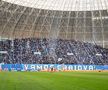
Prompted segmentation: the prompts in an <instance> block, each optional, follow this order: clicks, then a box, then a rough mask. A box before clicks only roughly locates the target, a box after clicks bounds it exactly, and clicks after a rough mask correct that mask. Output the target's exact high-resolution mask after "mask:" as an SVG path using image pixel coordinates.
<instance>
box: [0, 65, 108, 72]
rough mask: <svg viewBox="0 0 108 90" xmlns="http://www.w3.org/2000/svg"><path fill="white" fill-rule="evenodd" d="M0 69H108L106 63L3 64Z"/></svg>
mask: <svg viewBox="0 0 108 90" xmlns="http://www.w3.org/2000/svg"><path fill="white" fill-rule="evenodd" d="M1 68H2V70H16V71H28V70H29V71H39V70H48V69H50V68H55V69H56V70H108V65H73V64H3V65H1Z"/></svg>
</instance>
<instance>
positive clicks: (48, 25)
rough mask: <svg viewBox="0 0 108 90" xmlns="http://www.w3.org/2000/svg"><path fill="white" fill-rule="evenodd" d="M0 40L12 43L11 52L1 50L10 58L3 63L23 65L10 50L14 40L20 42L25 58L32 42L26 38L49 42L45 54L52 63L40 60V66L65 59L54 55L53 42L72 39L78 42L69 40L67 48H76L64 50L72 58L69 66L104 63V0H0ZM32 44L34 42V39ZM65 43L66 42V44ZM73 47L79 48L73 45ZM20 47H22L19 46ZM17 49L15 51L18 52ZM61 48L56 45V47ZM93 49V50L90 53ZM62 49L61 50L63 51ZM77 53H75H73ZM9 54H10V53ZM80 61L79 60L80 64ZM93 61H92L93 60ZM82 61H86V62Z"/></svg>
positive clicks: (107, 31) (107, 8)
mask: <svg viewBox="0 0 108 90" xmlns="http://www.w3.org/2000/svg"><path fill="white" fill-rule="evenodd" d="M0 38H1V41H3V40H7V39H8V40H12V41H11V46H10V47H11V50H10V49H8V50H7V49H6V48H4V49H2V51H3V50H4V51H7V52H8V54H9V56H12V57H9V56H7V57H5V59H8V61H7V62H6V63H11V62H12V63H15V62H18V63H21V62H23V60H21V61H18V57H17V60H16V59H15V58H16V57H15V56H14V55H15V54H13V55H12V53H14V52H13V51H15V49H14V48H13V46H14V45H15V42H16V44H17V43H19V41H18V40H16V39H23V42H26V43H27V44H26V48H27V50H26V55H28V54H27V53H30V52H29V51H30V50H29V48H30V43H31V42H33V40H32V41H30V40H31V39H30V38H38V39H42V40H43V39H44V38H45V39H50V40H49V42H50V44H49V47H50V48H51V50H49V54H50V56H53V58H54V61H55V62H53V60H52V61H51V62H48V61H46V62H44V61H42V62H41V63H56V62H57V61H56V60H59V59H60V58H68V57H66V56H65V55H61V54H60V55H58V54H57V53H58V52H56V51H55V50H56V47H57V45H55V43H60V44H61V43H62V42H64V43H65V40H75V41H78V42H75V41H72V42H73V43H72V44H70V45H73V47H72V48H73V49H75V48H77V49H75V50H73V49H72V50H73V52H71V51H69V50H68V51H67V53H68V54H71V56H72V55H74V56H72V57H73V58H70V57H69V59H73V61H72V62H69V63H75V64H83V63H84V62H85V63H84V64H88V62H89V64H98V63H100V64H108V61H107V59H108V53H107V52H108V51H107V50H106V49H105V50H103V49H104V48H108V0H58V1H57V0H17V1H16V0H2V1H0ZM26 38H29V40H26ZM52 39H53V40H52ZM56 39H60V40H61V39H62V40H63V41H59V42H58V41H56ZM14 40H16V41H14ZM21 42H22V41H21ZM34 42H36V41H35V40H34ZM40 42H41V41H40ZM81 42H84V44H83V45H82V44H81ZM67 43H69V42H68V41H67ZM86 43H91V44H92V43H93V45H95V46H97V47H95V48H94V46H92V45H91V44H86ZM5 44H6V43H5ZM76 44H77V46H79V47H80V48H79V47H77V46H75V45H76ZM61 45H62V44H61ZM81 45H82V46H81ZM98 45H99V46H98ZM20 46H21V47H23V45H20ZM46 46H47V45H46ZM46 46H43V47H46ZM100 46H101V47H100ZM1 47H2V45H1ZM6 47H8V46H6ZM21 47H19V48H20V49H21ZM31 47H32V45H31ZM43 47H42V48H43ZM61 47H62V46H60V47H59V46H58V48H61ZM64 47H65V46H64ZM88 47H89V48H88ZM81 48H83V50H84V51H85V52H81V51H82V50H79V49H81ZM90 48H91V49H90ZM102 48H103V49H102ZM47 49H48V48H47ZM53 49H54V50H53ZM68 49H69V47H68ZM93 49H96V50H95V51H94V52H93V53H92V51H93ZM17 50H19V49H17ZM45 50H46V49H45ZM63 50H64V51H65V49H63ZM66 50H67V49H66ZM78 50H79V52H77V51H78ZM90 50H91V51H90ZM11 51H12V53H10V52H11ZM31 51H32V50H31ZM58 51H59V50H58ZM40 52H41V51H40ZM46 52H47V50H46ZM60 52H62V50H61V51H60ZM80 52H81V53H82V54H81V55H79V53H80ZM87 52H88V53H87ZM21 53H22V54H21ZM21 53H20V54H21V55H24V53H23V52H21ZM41 53H42V52H41ZM55 53H56V54H55ZM85 53H87V55H88V57H87V58H84V57H86V54H85ZM91 53H92V54H91ZM104 53H105V54H104ZM38 54H39V53H38ZM62 54H64V53H62ZM16 55H17V54H16ZM94 55H95V56H94ZM4 56H5V55H4ZM4 56H3V57H4ZM68 56H70V55H68ZM98 56H99V57H98ZM100 56H102V57H100ZM19 57H20V56H19ZM26 58H27V57H26ZM81 58H83V60H82V61H83V62H82V61H81ZM94 58H95V60H93V59H94ZM14 59H15V60H14ZM20 59H22V58H20ZM50 59H51V58H50ZM55 59H56V60H55ZM69 59H67V60H69ZM85 59H88V61H86V60H85ZM91 59H92V60H91ZM12 60H13V61H12ZM75 60H76V61H75ZM96 60H98V62H97V61H96ZM5 61H6V60H4V62H5ZM60 61H62V60H60ZM95 61H96V62H95ZM63 62H64V61H63ZM63 62H61V63H63ZM94 62H95V63H94ZM24 63H25V62H24ZM27 63H37V62H36V60H35V61H33V62H32V60H31V59H29V60H28V62H27ZM65 63H67V61H65Z"/></svg>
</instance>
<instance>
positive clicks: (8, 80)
mask: <svg viewBox="0 0 108 90" xmlns="http://www.w3.org/2000/svg"><path fill="white" fill-rule="evenodd" d="M0 90H108V72H54V73H50V72H0Z"/></svg>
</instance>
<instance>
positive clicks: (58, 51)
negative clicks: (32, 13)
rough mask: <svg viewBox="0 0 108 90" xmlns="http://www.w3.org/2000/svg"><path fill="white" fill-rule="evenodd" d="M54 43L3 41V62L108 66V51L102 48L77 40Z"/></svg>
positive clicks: (28, 40)
mask: <svg viewBox="0 0 108 90" xmlns="http://www.w3.org/2000/svg"><path fill="white" fill-rule="evenodd" d="M54 41H55V42H52V41H51V40H49V39H45V38H43V39H37V38H25V39H14V40H2V41H0V52H1V51H2V53H0V54H1V55H2V62H3V63H6V64H16V63H19V64H55V63H56V64H95V65H105V64H108V49H105V48H102V47H101V46H98V45H96V44H91V43H88V42H86V43H85V42H81V41H75V40H63V39H57V40H54ZM51 43H52V44H51ZM51 45H52V46H51ZM53 49H54V50H53ZM3 51H4V53H3ZM51 52H52V53H51Z"/></svg>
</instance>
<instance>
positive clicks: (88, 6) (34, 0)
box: [3, 0, 108, 11]
mask: <svg viewBox="0 0 108 90" xmlns="http://www.w3.org/2000/svg"><path fill="white" fill-rule="evenodd" d="M3 1H6V2H10V3H14V4H18V5H22V6H27V7H33V8H39V9H48V10H59V11H92V10H106V9H108V0H3Z"/></svg>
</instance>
